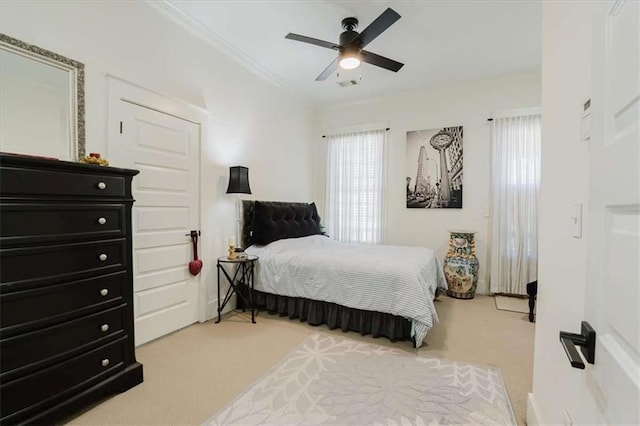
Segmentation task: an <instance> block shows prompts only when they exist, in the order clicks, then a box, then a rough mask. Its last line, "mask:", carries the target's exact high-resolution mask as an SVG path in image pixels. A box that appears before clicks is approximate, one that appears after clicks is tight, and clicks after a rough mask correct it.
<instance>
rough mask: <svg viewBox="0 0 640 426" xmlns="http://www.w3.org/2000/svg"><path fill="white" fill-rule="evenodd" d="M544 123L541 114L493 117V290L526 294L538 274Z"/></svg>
mask: <svg viewBox="0 0 640 426" xmlns="http://www.w3.org/2000/svg"><path fill="white" fill-rule="evenodd" d="M540 124H541V116H540V114H532V115H526V116H519V117H505V118H497V119H495V120H494V122H493V138H492V139H493V140H492V167H491V181H492V198H493V203H492V204H493V206H492V225H491V278H490V280H491V285H490V289H491V292H492V293H507V294H526V293H527V292H526V286H527V283H529V282H531V281H535V280H537V274H538V229H537V222H538V215H537V204H538V191H539V187H540V127H541V125H540Z"/></svg>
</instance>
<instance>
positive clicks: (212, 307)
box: [206, 294, 236, 320]
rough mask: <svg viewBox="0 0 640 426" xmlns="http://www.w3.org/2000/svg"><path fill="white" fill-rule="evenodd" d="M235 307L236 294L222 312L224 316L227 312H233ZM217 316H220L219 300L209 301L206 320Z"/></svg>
mask: <svg viewBox="0 0 640 426" xmlns="http://www.w3.org/2000/svg"><path fill="white" fill-rule="evenodd" d="M235 307H236V295H235V294H234V295H233V296H231V300H230V301H229V303H228V304H227V306H225V307H224V309H223V310H222V315H224V314H226V313H227V312H231V311H233V310H234V309H235ZM217 316H218V299H213V300H209V301H208V302H207V318H206V320H210V319H212V318H215V317H217Z"/></svg>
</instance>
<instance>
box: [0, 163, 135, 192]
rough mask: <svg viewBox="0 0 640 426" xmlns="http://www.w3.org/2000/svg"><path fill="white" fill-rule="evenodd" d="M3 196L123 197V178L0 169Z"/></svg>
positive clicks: (16, 168)
mask: <svg viewBox="0 0 640 426" xmlns="http://www.w3.org/2000/svg"><path fill="white" fill-rule="evenodd" d="M0 173H1V174H0V192H2V196H3V197H13V196H18V197H21V198H24V196H28V195H36V196H39V195H43V196H51V195H58V196H73V197H112V198H113V197H117V198H124V197H125V187H126V183H127V182H126V179H125V178H124V177H123V176H108V175H99V174H90V173H86V174H85V173H65V172H60V171H50V170H36V169H32V168H21V167H3V168H2V169H1V170H0Z"/></svg>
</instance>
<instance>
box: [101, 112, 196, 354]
mask: <svg viewBox="0 0 640 426" xmlns="http://www.w3.org/2000/svg"><path fill="white" fill-rule="evenodd" d="M118 110H119V111H118V113H119V114H120V115H121V117H122V118H121V120H122V123H121V130H120V132H119V133H118V139H119V140H118V141H117V142H116V143H111V145H110V146H111V147H114V148H117V149H110V156H111V158H112V160H116V159H117V164H118V165H123V164H126V165H127V166H128V167H131V168H134V169H137V170H139V171H140V174H139V175H138V176H136V177H135V178H134V180H133V196H134V198H135V200H136V202H135V203H134V206H133V217H132V226H133V276H134V317H135V341H136V345H139V344H142V343H145V342H148V341H149V340H152V339H155V338H157V337H160V336H163V335H165V334H167V333H170V332H172V331H175V330H178V329H180V328H182V327H185V326H187V325H189V324H192V323H194V322H196V321H197V319H198V284H199V283H198V279H199V276H196V277H194V276H192V275H191V274H190V273H189V269H188V263H189V261H190V260H192V259H193V258H192V255H193V253H192V246H191V238H190V237H188V236H187V235H186V234H189V231H190V230H193V229H199V214H198V212H199V163H200V160H199V155H200V154H199V152H200V142H199V141H200V126H199V125H198V124H195V123H192V122H190V121H186V120H183V119H180V118H177V117H174V116H172V115H168V114H164V113H161V112H158V111H155V110H152V109H148V108H145V107H142V106H138V105H135V104H132V103H129V102H126V101H120V106H119V108H118ZM113 151H117V152H113ZM114 163H115V161H114Z"/></svg>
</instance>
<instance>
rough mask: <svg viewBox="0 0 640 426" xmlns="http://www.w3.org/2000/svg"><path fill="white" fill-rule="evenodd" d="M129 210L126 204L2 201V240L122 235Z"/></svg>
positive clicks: (21, 241) (11, 242)
mask: <svg viewBox="0 0 640 426" xmlns="http://www.w3.org/2000/svg"><path fill="white" fill-rule="evenodd" d="M126 212H127V210H126V206H125V205H124V204H89V205H74V204H1V205H0V244H2V247H7V246H8V245H14V244H24V243H34V242H48V241H60V242H62V241H64V240H70V239H78V238H83V239H89V238H92V239H97V238H102V239H105V238H119V237H123V236H124V235H125V231H126V230H125V223H126V221H125V218H126V216H125V215H126Z"/></svg>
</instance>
